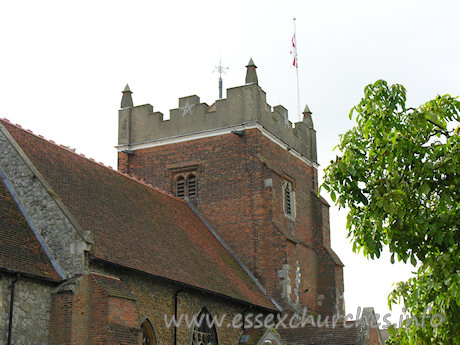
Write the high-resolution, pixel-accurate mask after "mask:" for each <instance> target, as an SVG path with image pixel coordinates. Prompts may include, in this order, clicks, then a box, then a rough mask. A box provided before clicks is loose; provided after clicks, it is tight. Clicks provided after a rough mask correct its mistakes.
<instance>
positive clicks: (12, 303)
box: [7, 273, 21, 345]
mask: <svg viewBox="0 0 460 345" xmlns="http://www.w3.org/2000/svg"><path fill="white" fill-rule="evenodd" d="M20 278H21V274H20V273H17V275H16V278H14V280H13V282H12V283H11V295H10V320H9V323H8V341H7V345H11V338H12V337H13V313H14V290H15V288H16V283H17V282H18V281H19V279H20Z"/></svg>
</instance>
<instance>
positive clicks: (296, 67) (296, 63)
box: [293, 17, 302, 121]
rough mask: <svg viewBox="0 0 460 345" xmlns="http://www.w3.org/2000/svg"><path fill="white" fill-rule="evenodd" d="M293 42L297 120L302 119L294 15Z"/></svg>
mask: <svg viewBox="0 0 460 345" xmlns="http://www.w3.org/2000/svg"><path fill="white" fill-rule="evenodd" d="M293 20H294V44H295V71H296V74H297V116H298V118H299V121H302V117H301V116H300V90H299V57H298V55H297V50H298V46H297V33H296V25H295V21H296V19H295V17H294V19H293Z"/></svg>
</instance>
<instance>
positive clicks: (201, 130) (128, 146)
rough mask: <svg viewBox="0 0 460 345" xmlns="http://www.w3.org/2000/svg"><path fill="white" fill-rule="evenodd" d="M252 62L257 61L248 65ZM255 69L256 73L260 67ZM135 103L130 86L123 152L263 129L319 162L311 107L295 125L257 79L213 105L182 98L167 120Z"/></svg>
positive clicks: (124, 114)
mask: <svg viewBox="0 0 460 345" xmlns="http://www.w3.org/2000/svg"><path fill="white" fill-rule="evenodd" d="M251 62H252V60H251ZM252 65H254V63H252V64H251V63H250V64H249V65H248V66H249V67H252ZM249 67H247V68H249ZM254 67H255V65H254ZM251 73H255V68H254V69H253V71H252V70H251ZM251 80H257V78H255V77H253V78H252V79H251ZM130 104H132V99H131V91H130V90H129V88H128V89H125V91H123V101H122V105H127V106H125V107H122V109H120V111H119V131H118V133H119V134H118V145H119V146H118V147H119V149H120V150H133V149H136V148H138V147H143V146H145V145H147V144H148V143H155V142H161V141H166V140H170V139H173V138H178V139H179V138H181V137H185V136H187V137H190V136H194V135H208V136H211V135H213V133H219V134H222V133H225V132H229V133H230V132H231V131H232V130H244V129H248V128H256V127H259V128H261V129H263V130H264V131H266V132H268V133H269V134H270V135H272V136H273V137H275V138H277V140H280V141H281V142H283V143H284V144H285V145H286V147H287V149H288V150H291V149H292V150H295V151H297V152H298V153H299V154H301V155H302V156H303V157H305V158H306V159H308V160H309V161H311V162H314V163H316V162H317V156H316V132H315V130H314V128H313V122H312V119H311V112H310V110H309V109H308V107H306V109H305V112H304V120H303V121H302V122H297V123H295V124H292V123H291V122H290V121H289V120H288V110H287V109H286V108H285V107H283V106H282V105H277V106H275V107H273V108H272V107H271V106H270V105H269V104H267V102H266V94H265V92H264V91H263V90H262V88H261V87H260V86H259V85H258V84H257V82H250V83H247V84H245V85H243V86H238V87H234V88H230V89H227V98H226V99H219V100H217V101H216V102H215V103H214V104H212V105H211V106H209V105H207V104H206V103H201V102H200V98H199V97H198V96H196V95H193V96H188V97H183V98H179V106H178V107H177V108H175V109H171V110H170V118H169V119H168V120H164V116H163V114H162V113H161V112H155V111H154V109H153V106H152V105H150V104H145V105H140V106H130ZM215 135H218V134H215Z"/></svg>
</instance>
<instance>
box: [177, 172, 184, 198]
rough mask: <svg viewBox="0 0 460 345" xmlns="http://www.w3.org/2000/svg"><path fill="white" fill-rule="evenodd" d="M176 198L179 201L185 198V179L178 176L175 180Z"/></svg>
mask: <svg viewBox="0 0 460 345" xmlns="http://www.w3.org/2000/svg"><path fill="white" fill-rule="evenodd" d="M176 196H177V197H178V198H181V199H184V197H185V179H184V177H183V176H179V177H178V178H177V180H176Z"/></svg>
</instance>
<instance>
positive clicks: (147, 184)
mask: <svg viewBox="0 0 460 345" xmlns="http://www.w3.org/2000/svg"><path fill="white" fill-rule="evenodd" d="M1 121H4V122H6V123H8V124H9V125H11V126H13V127H16V128H18V129H20V130H22V131H24V132H27V133H29V134H32V135H33V136H34V137H37V138H39V139H41V140H44V141H46V142H48V143H50V144H53V145H55V146H57V147H59V148H61V149H64V150H66V151H68V152H70V153H72V154H74V155H76V156H79V157H82V158H84V159H86V160H89V161H91V162H93V163H95V164H97V165H100V166H102V167H104V168H106V169H108V170H111V171H113V172H115V173H117V174H120V175H122V176H124V177H127V178H129V179H131V180H133V181H136V182H138V183H140V184H142V185H144V186H146V187H149V188H151V189H153V190H154V191H156V192H159V193H161V194H163V195H166V196H168V197H170V198H173V199H176V200H179V201H181V202H185V203H186V201H185V200H184V199H181V198H178V197H177V196H175V195H172V194H170V193H168V192H166V191H164V190H162V189H160V188H158V187H156V186H153V185H152V184H150V183H147V182H145V180H143V179H139V178H137V177H136V176H131V175H129V174H127V173H123V172H121V171H119V170H116V169H114V168H113V167H111V166H110V165H105V164H104V163H102V162H96V160H95V159H94V158H91V157H86V156H85V155H84V154H83V153H79V152H76V151H75V150H73V149H71V148H69V146H65V145H63V144H57V143H56V142H55V141H53V140H51V139H46V138H45V137H44V136H43V135H40V134H35V133H34V132H33V131H31V130H30V129H25V128H22V126H21V125H20V124H18V123H16V124H14V123H12V122H11V121H10V120H8V119H7V118H0V122H1Z"/></svg>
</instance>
